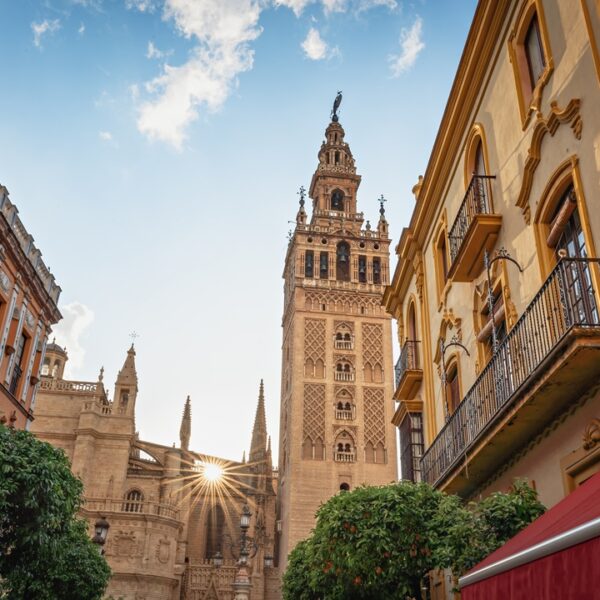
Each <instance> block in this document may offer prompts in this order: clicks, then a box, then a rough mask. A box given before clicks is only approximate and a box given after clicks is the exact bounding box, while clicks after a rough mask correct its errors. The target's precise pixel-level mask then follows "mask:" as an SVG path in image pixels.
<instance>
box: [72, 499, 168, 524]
mask: <svg viewBox="0 0 600 600" xmlns="http://www.w3.org/2000/svg"><path fill="white" fill-rule="evenodd" d="M83 509H84V511H86V512H94V513H95V512H99V513H102V514H105V515H109V514H116V513H118V514H119V516H120V517H122V518H123V517H126V516H127V515H131V516H137V515H144V516H154V517H162V518H167V519H178V518H179V509H178V508H177V506H175V505H174V504H163V503H159V502H154V501H146V500H142V499H138V500H128V499H126V498H87V499H86V501H85V504H84V505H83Z"/></svg>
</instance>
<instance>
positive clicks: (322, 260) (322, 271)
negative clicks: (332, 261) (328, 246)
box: [319, 252, 329, 310]
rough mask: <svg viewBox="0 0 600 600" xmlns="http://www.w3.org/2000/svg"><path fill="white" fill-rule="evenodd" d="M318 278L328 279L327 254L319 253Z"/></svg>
mask: <svg viewBox="0 0 600 600" xmlns="http://www.w3.org/2000/svg"><path fill="white" fill-rule="evenodd" d="M319 277H320V278H321V279H328V278H329V252H321V256H320V257H319ZM323 310H325V309H323Z"/></svg>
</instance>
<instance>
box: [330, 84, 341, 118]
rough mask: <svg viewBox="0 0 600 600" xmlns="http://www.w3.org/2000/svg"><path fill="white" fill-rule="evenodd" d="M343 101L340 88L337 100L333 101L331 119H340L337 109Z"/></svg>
mask: <svg viewBox="0 0 600 600" xmlns="http://www.w3.org/2000/svg"><path fill="white" fill-rule="evenodd" d="M341 103H342V92H341V90H340V91H338V93H337V96H336V97H335V100H334V101H333V108H332V109H331V120H332V121H333V122H334V123H337V122H338V121H339V117H338V114H337V111H338V109H339V108H340V104H341Z"/></svg>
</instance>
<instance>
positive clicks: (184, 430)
mask: <svg viewBox="0 0 600 600" xmlns="http://www.w3.org/2000/svg"><path fill="white" fill-rule="evenodd" d="M191 432H192V406H191V404H190V397H189V396H188V397H187V399H186V401H185V406H184V407H183V417H182V418H181V427H180V428H179V441H180V443H181V449H182V450H189V449H190V448H189V446H190V434H191Z"/></svg>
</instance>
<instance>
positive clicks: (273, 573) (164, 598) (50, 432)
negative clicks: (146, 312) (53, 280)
mask: <svg viewBox="0 0 600 600" xmlns="http://www.w3.org/2000/svg"><path fill="white" fill-rule="evenodd" d="M47 360H48V364H49V365H50V368H49V369H47V370H45V376H43V377H42V382H41V389H40V393H39V395H38V405H37V410H36V419H35V421H34V423H33V426H32V431H33V432H34V433H35V434H36V435H37V436H38V437H39V438H41V439H43V440H45V441H48V442H50V443H52V444H54V445H55V446H59V447H61V448H63V449H64V450H65V452H66V453H67V456H68V457H69V460H70V461H71V465H72V469H73V472H74V473H75V474H76V475H78V476H79V477H80V478H81V479H82V481H83V484H84V493H85V505H84V507H83V511H82V512H83V515H84V516H85V517H86V518H87V519H88V521H89V522H90V527H93V525H94V523H95V521H96V520H97V519H98V518H99V517H100V516H104V517H106V519H107V520H108V522H109V525H110V529H109V533H108V538H107V542H106V546H105V550H106V558H107V560H108V562H109V564H110V567H111V569H112V571H113V576H112V578H111V581H110V583H109V587H108V590H107V595H112V596H113V597H114V598H115V599H118V598H122V599H123V600H208V599H211V600H232V598H233V594H234V588H233V582H234V577H235V574H236V572H237V566H236V557H237V556H238V550H239V546H240V528H239V515H240V513H241V510H242V507H243V505H244V503H245V502H246V501H247V503H248V505H249V507H250V510H251V511H252V522H251V527H250V530H249V535H250V537H251V544H250V552H251V554H252V555H253V556H252V559H251V561H250V571H251V573H250V579H251V582H252V592H251V598H252V600H277V599H278V598H279V597H280V592H279V575H278V570H277V569H275V568H273V567H265V557H266V556H268V555H270V556H273V553H274V551H275V498H276V488H277V478H276V471H273V468H272V465H271V447H270V440H268V439H267V431H266V420H265V407H264V391H263V386H262V382H261V386H260V392H259V400H258V406H257V411H256V420H255V423H254V429H253V432H252V443H251V447H250V454H249V457H250V460H249V462H246V461H245V460H243V461H242V462H235V461H230V460H225V459H220V458H216V457H212V456H206V455H204V454H201V453H198V452H194V451H192V450H189V448H188V446H189V439H190V431H191V403H190V399H189V398H188V399H187V401H186V403H185V407H184V412H183V419H182V423H181V430H180V447H179V448H175V447H174V445H173V447H172V448H169V447H167V446H162V445H160V444H154V443H152V442H147V441H143V440H140V439H139V436H138V435H137V433H136V431H135V410H136V402H137V393H138V385H137V374H136V369H135V350H134V349H133V346H132V347H131V349H130V350H129V352H128V353H127V358H126V360H125V363H124V365H123V368H122V369H121V371H120V372H119V375H118V377H117V382H116V385H115V391H114V396H113V400H112V401H110V400H109V399H108V395H107V392H106V389H105V387H104V383H103V372H102V371H101V373H100V376H99V378H98V381H97V382H77V381H67V380H64V379H63V378H62V373H63V370H64V364H65V362H66V360H67V357H66V353H65V352H64V351H63V350H62V349H61V348H59V347H58V346H56V345H54V346H53V347H52V348H50V350H49V352H48V354H47ZM55 365H58V367H57V368H54V367H55ZM207 464H210V465H213V464H216V465H219V467H220V468H222V469H223V471H224V474H223V478H224V480H225V481H226V486H224V487H215V485H216V484H210V482H208V481H207V478H206V477H204V476H203V473H204V469H205V468H206V465H207ZM217 553H220V554H221V555H222V556H223V565H222V566H221V567H220V568H217V567H216V566H215V565H214V564H213V558H214V556H215V555H216V554H217Z"/></svg>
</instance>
